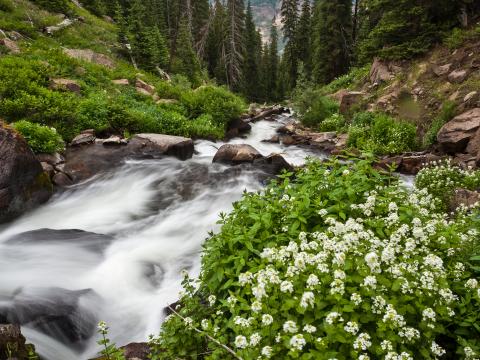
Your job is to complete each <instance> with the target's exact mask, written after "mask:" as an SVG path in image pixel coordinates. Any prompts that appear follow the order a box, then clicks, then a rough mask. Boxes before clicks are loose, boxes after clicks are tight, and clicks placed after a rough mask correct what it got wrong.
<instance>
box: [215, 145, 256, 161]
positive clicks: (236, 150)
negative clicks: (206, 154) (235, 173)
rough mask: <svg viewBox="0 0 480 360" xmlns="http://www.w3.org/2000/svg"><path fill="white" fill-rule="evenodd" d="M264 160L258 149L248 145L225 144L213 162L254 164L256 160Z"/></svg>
mask: <svg viewBox="0 0 480 360" xmlns="http://www.w3.org/2000/svg"><path fill="white" fill-rule="evenodd" d="M259 158H263V156H262V154H260V153H259V152H258V151H257V149H255V148H254V147H253V146H251V145H248V144H224V145H222V146H221V147H220V149H218V151H217V153H216V154H215V156H214V157H213V162H220V163H227V164H234V165H236V164H242V163H253V161H254V160H256V159H259Z"/></svg>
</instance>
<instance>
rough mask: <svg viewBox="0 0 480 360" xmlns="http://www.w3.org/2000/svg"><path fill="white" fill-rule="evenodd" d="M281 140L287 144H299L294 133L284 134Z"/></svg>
mask: <svg viewBox="0 0 480 360" xmlns="http://www.w3.org/2000/svg"><path fill="white" fill-rule="evenodd" d="M280 141H281V142H282V144H283V145H285V146H291V145H297V144H298V141H297V140H296V139H295V138H294V137H293V136H292V135H282V136H281V137H280Z"/></svg>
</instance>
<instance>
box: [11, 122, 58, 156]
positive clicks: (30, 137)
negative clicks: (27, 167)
mask: <svg viewBox="0 0 480 360" xmlns="http://www.w3.org/2000/svg"><path fill="white" fill-rule="evenodd" d="M13 127H14V128H15V130H17V131H18V132H19V133H20V134H22V136H23V137H24V138H25V140H27V143H28V145H29V146H30V148H31V149H32V150H33V152H35V153H37V154H38V153H55V152H58V151H62V150H63V148H64V143H63V140H62V137H61V136H60V135H58V134H57V131H56V130H55V129H54V128H50V127H48V126H42V125H39V124H33V123H31V122H28V121H26V120H22V121H18V122H16V123H14V124H13Z"/></svg>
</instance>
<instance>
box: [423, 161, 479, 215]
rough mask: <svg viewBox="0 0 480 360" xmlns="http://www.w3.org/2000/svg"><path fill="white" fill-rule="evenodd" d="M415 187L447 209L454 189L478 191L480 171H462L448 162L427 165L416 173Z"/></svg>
mask: <svg viewBox="0 0 480 360" xmlns="http://www.w3.org/2000/svg"><path fill="white" fill-rule="evenodd" d="M415 185H416V186H417V187H418V188H420V189H426V190H427V191H428V193H429V194H431V195H433V196H435V197H436V198H438V199H440V200H441V201H442V208H443V209H447V206H448V203H449V200H450V199H451V198H452V196H453V193H454V191H455V189H459V188H461V189H467V190H478V189H480V171H479V170H471V169H468V170H463V169H461V168H459V167H458V166H454V165H452V164H451V163H450V161H444V162H439V163H438V164H436V163H434V164H429V166H427V167H424V168H423V169H422V170H420V172H419V173H418V175H417V177H416V178H415Z"/></svg>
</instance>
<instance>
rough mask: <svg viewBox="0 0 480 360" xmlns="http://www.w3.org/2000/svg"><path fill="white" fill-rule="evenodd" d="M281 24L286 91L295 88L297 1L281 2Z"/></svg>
mask: <svg viewBox="0 0 480 360" xmlns="http://www.w3.org/2000/svg"><path fill="white" fill-rule="evenodd" d="M281 14H282V23H283V35H284V37H285V40H286V45H285V49H284V53H283V62H284V66H285V70H286V71H287V83H286V87H287V88H288V89H290V90H291V89H293V88H294V87H295V83H296V79H297V67H298V58H297V49H298V47H297V41H296V40H297V24H298V0H283V1H282V8H281Z"/></svg>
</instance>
